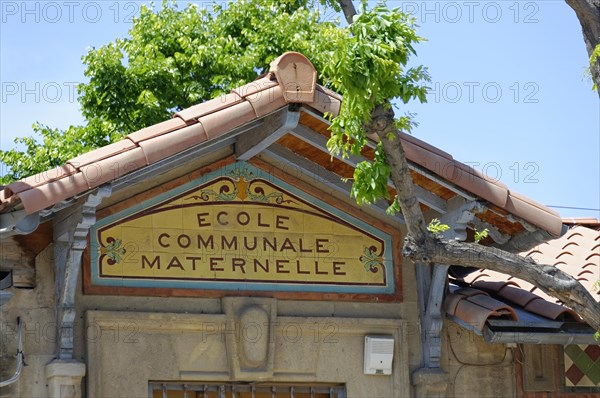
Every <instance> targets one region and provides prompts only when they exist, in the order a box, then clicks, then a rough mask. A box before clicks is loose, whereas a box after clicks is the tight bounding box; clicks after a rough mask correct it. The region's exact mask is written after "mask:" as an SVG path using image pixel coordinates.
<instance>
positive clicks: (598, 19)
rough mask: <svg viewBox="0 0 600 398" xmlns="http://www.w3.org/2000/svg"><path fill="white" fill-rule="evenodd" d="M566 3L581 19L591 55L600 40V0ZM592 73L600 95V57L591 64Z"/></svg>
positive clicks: (569, 0)
mask: <svg viewBox="0 0 600 398" xmlns="http://www.w3.org/2000/svg"><path fill="white" fill-rule="evenodd" d="M566 3H567V4H568V5H569V7H571V8H572V9H573V11H575V15H577V19H579V23H580V24H581V30H582V33H583V40H584V42H585V46H586V48H587V52H588V56H590V57H591V56H592V52H594V49H595V48H596V46H597V45H598V42H599V41H600V1H598V0H566ZM590 73H591V74H592V79H593V80H594V83H596V87H598V88H599V89H598V90H597V91H598V95H600V58H599V59H596V62H594V65H592V66H590Z"/></svg>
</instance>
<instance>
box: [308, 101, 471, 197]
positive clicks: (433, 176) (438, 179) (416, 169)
mask: <svg viewBox="0 0 600 398" xmlns="http://www.w3.org/2000/svg"><path fill="white" fill-rule="evenodd" d="M302 112H304V113H306V114H308V115H310V116H312V117H314V118H315V119H318V120H320V121H321V122H323V123H326V124H328V125H329V124H331V122H330V121H329V120H327V119H325V118H324V117H323V116H322V115H320V114H319V113H317V112H315V111H314V110H312V109H310V108H307V107H302ZM367 146H368V147H370V148H375V142H373V141H368V142H367ZM408 167H409V168H410V169H411V170H413V171H414V172H416V173H418V174H421V175H422V176H424V177H427V178H429V179H430V180H431V181H434V182H436V183H438V184H440V185H441V186H443V187H444V188H446V189H449V190H450V191H452V192H454V193H455V194H457V195H460V196H462V197H463V198H465V199H467V200H475V199H476V197H475V196H473V195H471V194H470V193H468V192H467V191H465V190H463V189H461V188H458V187H457V186H456V185H454V184H453V183H451V182H448V181H446V180H445V179H443V178H441V177H439V176H438V175H436V174H435V173H433V172H432V171H429V170H427V169H425V168H423V167H421V166H419V165H416V164H414V163H413V162H411V161H409V162H408Z"/></svg>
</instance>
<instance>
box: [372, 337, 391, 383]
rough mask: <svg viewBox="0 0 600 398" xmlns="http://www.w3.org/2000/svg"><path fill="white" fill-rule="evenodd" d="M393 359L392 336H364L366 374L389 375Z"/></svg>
mask: <svg viewBox="0 0 600 398" xmlns="http://www.w3.org/2000/svg"><path fill="white" fill-rule="evenodd" d="M393 359H394V338H393V337H387V336H365V374H366V375H391V374H392V360H393Z"/></svg>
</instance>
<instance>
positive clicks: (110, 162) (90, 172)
mask: <svg viewBox="0 0 600 398" xmlns="http://www.w3.org/2000/svg"><path fill="white" fill-rule="evenodd" d="M147 164H148V163H147V162H146V156H145V154H144V150H143V149H142V148H140V147H137V146H136V147H134V148H132V149H131V150H129V151H127V152H122V153H119V154H117V155H114V156H111V157H109V158H104V159H101V160H98V161H96V162H94V163H90V164H88V165H86V166H83V167H81V168H80V170H81V173H82V174H83V175H84V177H85V179H86V181H87V182H88V188H89V189H91V188H95V187H97V186H100V185H102V184H104V183H106V182H108V181H111V180H114V179H116V178H119V177H121V176H123V175H125V174H127V173H130V172H131V171H133V170H137V169H139V168H141V167H144V166H146V165H147Z"/></svg>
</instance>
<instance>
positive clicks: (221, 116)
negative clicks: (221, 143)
mask: <svg viewBox="0 0 600 398" xmlns="http://www.w3.org/2000/svg"><path fill="white" fill-rule="evenodd" d="M253 119H256V114H255V113H254V109H252V105H250V103H249V102H248V101H244V102H241V103H238V104H235V105H233V106H230V107H229V108H226V109H223V111H222V112H218V113H209V114H208V115H206V116H202V117H201V118H200V119H199V120H200V123H202V126H204V130H205V131H206V135H207V136H208V138H209V139H212V138H215V137H218V136H220V135H222V134H224V133H226V132H228V131H230V130H232V129H234V128H236V127H239V126H241V125H242V124H245V123H247V122H249V121H251V120H253Z"/></svg>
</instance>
